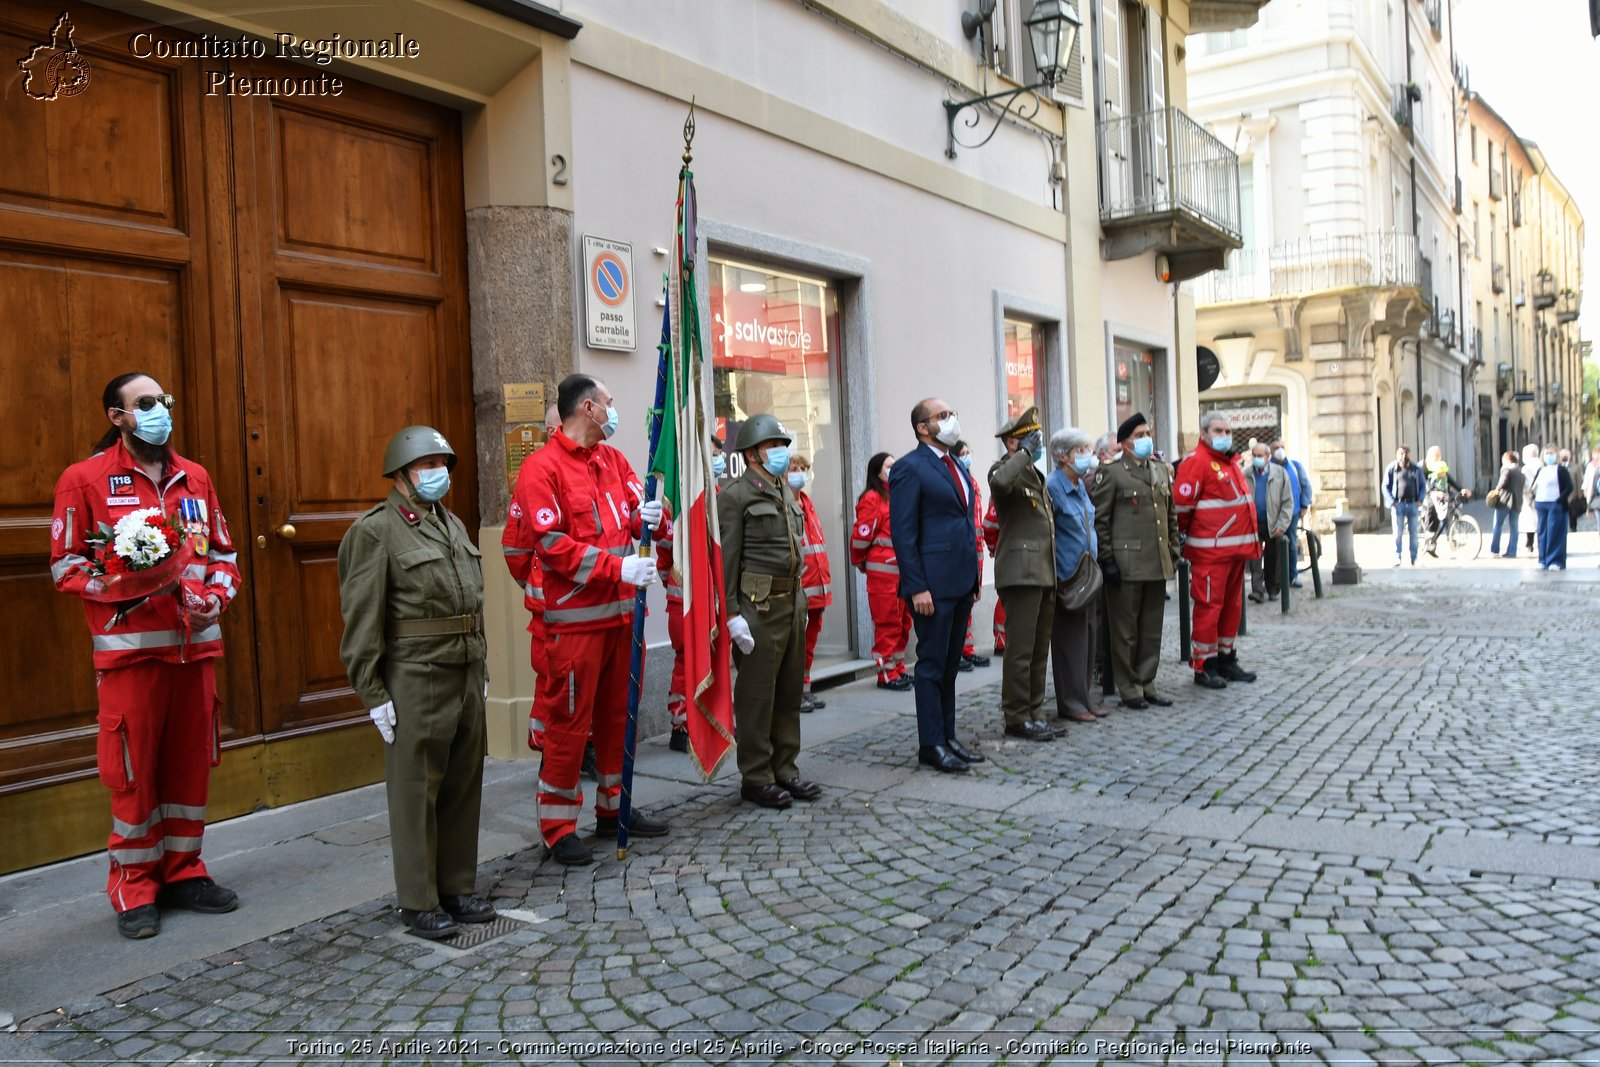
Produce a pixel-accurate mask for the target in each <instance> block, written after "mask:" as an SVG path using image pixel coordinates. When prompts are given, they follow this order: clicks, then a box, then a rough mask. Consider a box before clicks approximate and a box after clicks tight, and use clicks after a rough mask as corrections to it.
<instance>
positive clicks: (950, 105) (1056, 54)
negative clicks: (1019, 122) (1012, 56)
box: [944, 0, 1083, 159]
mask: <svg viewBox="0 0 1600 1067" xmlns="http://www.w3.org/2000/svg"><path fill="white" fill-rule="evenodd" d="M994 7H995V5H994V0H979V4H978V10H977V12H976V13H973V12H971V11H968V12H963V13H962V15H961V29H962V31H963V32H964V33H965V34H966V35H967V37H968V38H969V39H970V38H972V37H974V36H976V35H977V33H978V31H979V30H980V29H981V28H982V27H983V26H984V24H986V23H987V22H988V21H989V20H990V18H992V17H993V15H994ZM1024 25H1025V26H1027V28H1028V42H1029V45H1030V46H1031V48H1032V50H1033V65H1034V68H1035V69H1036V70H1037V71H1038V72H1039V81H1038V82H1036V83H1035V84H1033V85H1024V86H1022V87H1021V88H1017V89H1008V90H1006V91H1005V92H1003V93H990V94H989V95H988V96H978V97H973V98H972V99H971V100H946V101H945V102H944V111H945V122H946V126H947V128H948V134H949V140H948V142H947V144H946V147H945V151H944V154H945V155H946V156H948V157H950V158H951V159H954V158H955V157H956V145H957V144H959V145H961V147H962V148H982V147H983V146H984V145H986V144H988V143H989V142H990V141H991V140H993V139H994V135H995V134H996V133H997V132H998V131H999V129H1000V123H1001V122H1002V121H1004V119H1005V117H1006V115H1007V114H1009V113H1011V111H1012V108H1013V106H1015V105H1017V104H1018V102H1019V101H1020V100H1021V99H1022V97H1023V94H1025V93H1032V92H1034V91H1035V90H1038V89H1043V90H1045V91H1046V92H1049V91H1050V90H1051V89H1053V88H1055V86H1056V83H1057V82H1059V81H1060V80H1061V79H1062V78H1064V77H1066V74H1067V66H1068V64H1070V63H1071V62H1072V50H1073V48H1074V47H1075V46H1076V44H1077V41H1078V31H1079V30H1080V29H1081V28H1082V27H1083V21H1082V20H1081V19H1080V18H1078V13H1077V12H1076V11H1074V10H1073V9H1072V6H1071V5H1070V4H1068V3H1067V2H1066V0H1037V2H1036V3H1035V4H1034V5H1033V11H1032V12H1031V13H1029V15H1028V18H1027V20H1026V21H1025V22H1024ZM990 103H995V104H1000V105H1001V107H1000V112H999V114H994V113H993V112H986V111H985V109H983V108H981V107H979V105H980V104H990ZM1025 106H1026V105H1023V106H1021V107H1017V108H1016V116H1017V118H1019V119H1023V120H1027V119H1031V118H1033V116H1035V115H1037V114H1038V113H1039V98H1038V97H1037V96H1035V97H1033V107H1032V108H1031V109H1027V110H1024V107H1025ZM963 111H968V112H970V113H969V114H968V115H967V116H966V118H964V119H962V120H961V121H962V125H963V126H965V127H966V128H967V129H969V130H970V129H976V128H977V126H978V124H979V123H980V122H981V121H983V117H984V115H985V114H986V113H987V114H991V115H993V118H994V126H993V127H991V128H990V130H989V132H988V134H986V135H985V136H984V138H983V140H981V141H979V142H977V143H976V144H967V143H966V142H965V141H957V140H956V116H957V115H959V114H961V112H963Z"/></svg>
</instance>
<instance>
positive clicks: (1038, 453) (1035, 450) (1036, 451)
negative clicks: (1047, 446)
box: [1028, 439, 1044, 463]
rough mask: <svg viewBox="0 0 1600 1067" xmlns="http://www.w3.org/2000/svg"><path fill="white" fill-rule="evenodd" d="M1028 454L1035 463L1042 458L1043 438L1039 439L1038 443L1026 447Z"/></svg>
mask: <svg viewBox="0 0 1600 1067" xmlns="http://www.w3.org/2000/svg"><path fill="white" fill-rule="evenodd" d="M1028 455H1030V456H1032V457H1033V461H1034V462H1035V463H1037V462H1039V461H1040V460H1041V459H1043V458H1044V441H1043V439H1041V440H1040V441H1039V443H1038V444H1036V445H1034V446H1033V447H1032V448H1030V449H1028Z"/></svg>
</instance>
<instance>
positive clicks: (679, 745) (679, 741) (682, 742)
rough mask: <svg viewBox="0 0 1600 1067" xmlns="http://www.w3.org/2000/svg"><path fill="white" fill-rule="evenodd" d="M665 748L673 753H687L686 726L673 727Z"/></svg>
mask: <svg viewBox="0 0 1600 1067" xmlns="http://www.w3.org/2000/svg"><path fill="white" fill-rule="evenodd" d="M667 747H668V748H670V749H672V751H674V752H687V751H689V728H688V727H686V726H674V727H673V728H672V736H671V737H669V738H667Z"/></svg>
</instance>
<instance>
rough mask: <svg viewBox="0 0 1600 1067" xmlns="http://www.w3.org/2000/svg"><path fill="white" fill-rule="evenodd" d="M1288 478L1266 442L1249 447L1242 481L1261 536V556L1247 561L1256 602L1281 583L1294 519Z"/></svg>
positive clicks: (1277, 589)
mask: <svg viewBox="0 0 1600 1067" xmlns="http://www.w3.org/2000/svg"><path fill="white" fill-rule="evenodd" d="M1289 477H1290V476H1289V473H1288V472H1287V471H1286V470H1285V469H1284V468H1283V466H1282V465H1281V464H1278V463H1274V462H1272V461H1271V460H1270V459H1269V457H1268V454H1267V446H1266V445H1263V444H1260V443H1257V444H1255V445H1252V446H1251V448H1250V463H1249V465H1248V466H1246V467H1245V468H1244V484H1245V486H1246V487H1247V488H1248V490H1249V492H1250V496H1251V499H1252V500H1254V501H1255V509H1256V532H1257V534H1258V536H1259V537H1260V538H1261V555H1260V556H1258V557H1256V558H1254V559H1252V560H1250V600H1251V602H1252V603H1255V604H1264V603H1266V601H1267V598H1268V597H1276V596H1278V594H1279V592H1280V590H1281V586H1282V585H1283V570H1282V567H1283V556H1282V551H1283V547H1284V545H1283V541H1284V536H1285V534H1286V533H1287V532H1288V531H1289V529H1290V528H1291V526H1292V524H1293V522H1294V489H1293V487H1292V486H1291V484H1290V481H1289Z"/></svg>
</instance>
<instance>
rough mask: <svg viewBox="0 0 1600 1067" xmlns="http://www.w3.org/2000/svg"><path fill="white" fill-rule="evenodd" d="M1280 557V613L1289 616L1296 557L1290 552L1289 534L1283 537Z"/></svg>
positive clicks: (1279, 551) (1279, 552)
mask: <svg viewBox="0 0 1600 1067" xmlns="http://www.w3.org/2000/svg"><path fill="white" fill-rule="evenodd" d="M1278 556H1279V558H1280V560H1281V562H1282V566H1280V567H1279V568H1278V570H1279V571H1280V572H1282V573H1280V574H1279V575H1278V584H1279V585H1281V586H1282V587H1283V588H1282V589H1280V590H1279V591H1278V597H1279V607H1278V613H1279V614H1281V615H1287V614H1289V585H1290V583H1291V582H1292V581H1293V580H1294V557H1293V556H1292V555H1291V553H1290V552H1289V535H1288V534H1284V535H1283V547H1282V548H1280V549H1279V550H1278Z"/></svg>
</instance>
